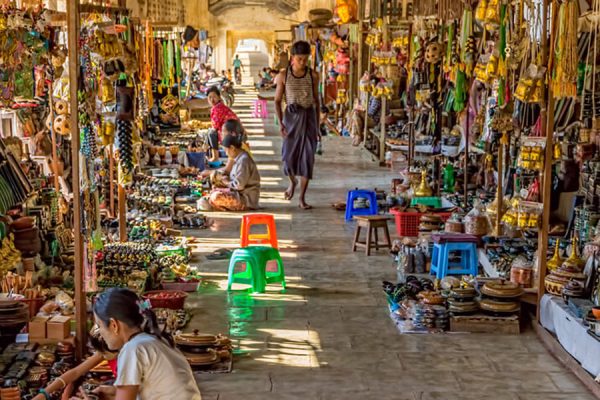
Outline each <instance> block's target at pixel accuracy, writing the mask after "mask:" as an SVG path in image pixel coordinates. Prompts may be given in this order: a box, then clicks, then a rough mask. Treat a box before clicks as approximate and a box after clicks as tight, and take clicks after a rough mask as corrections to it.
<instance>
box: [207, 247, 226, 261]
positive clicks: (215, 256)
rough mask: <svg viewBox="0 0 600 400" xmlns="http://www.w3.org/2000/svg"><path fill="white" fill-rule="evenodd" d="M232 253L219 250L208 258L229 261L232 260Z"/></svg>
mask: <svg viewBox="0 0 600 400" xmlns="http://www.w3.org/2000/svg"><path fill="white" fill-rule="evenodd" d="M231 254H232V251H231V250H229V249H218V250H215V251H213V252H212V254H209V255H207V256H206V258H207V259H208V260H229V259H230V258H231Z"/></svg>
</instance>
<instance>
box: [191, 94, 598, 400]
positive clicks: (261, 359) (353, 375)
mask: <svg viewBox="0 0 600 400" xmlns="http://www.w3.org/2000/svg"><path fill="white" fill-rule="evenodd" d="M254 99H255V92H252V91H250V90H247V91H246V92H245V93H244V94H238V95H237V97H236V105H235V107H234V109H235V111H236V112H237V113H238V115H239V116H240V117H241V118H242V120H243V122H244V125H245V126H246V128H247V130H248V132H249V134H250V144H251V148H252V150H253V153H254V156H255V158H256V160H257V161H258V164H259V170H260V173H261V176H262V195H261V206H262V207H263V210H262V211H264V212H268V213H273V214H275V215H276V221H277V233H278V235H279V239H280V247H281V249H280V250H281V254H282V256H283V260H284V263H285V268H286V274H287V282H288V290H287V291H286V292H285V293H281V292H280V289H281V288H280V287H279V286H278V285H270V286H269V287H268V289H267V292H266V293H265V294H260V295H251V294H248V293H247V292H245V291H243V290H241V289H242V288H243V287H242V286H237V285H234V291H232V292H229V293H228V292H227V291H226V287H227V262H226V261H208V260H206V259H205V257H204V256H205V255H207V254H209V253H210V252H212V251H214V250H215V249H218V248H235V247H236V246H237V245H238V243H239V226H240V218H241V215H242V214H240V213H208V215H209V217H210V218H211V219H212V220H213V221H214V224H213V226H212V227H211V228H210V229H209V230H204V231H193V232H192V235H194V236H197V237H199V238H202V240H201V241H200V242H201V244H200V245H198V247H197V248H196V249H195V258H196V260H197V262H198V264H200V266H201V267H200V270H201V271H202V273H203V276H204V277H205V282H204V284H203V288H202V290H201V291H200V292H199V293H198V294H194V295H192V296H190V298H189V299H188V306H190V307H192V308H193V313H194V317H193V319H192V322H191V323H190V325H189V326H188V329H189V330H191V329H199V330H200V331H202V332H212V333H223V334H226V335H229V336H230V337H231V338H232V339H233V341H234V344H235V349H236V357H235V364H234V371H233V372H232V373H230V374H214V375H207V374H201V375H199V377H198V381H199V385H200V388H201V390H202V395H203V399H205V400H217V399H218V400H237V399H240V400H270V399H277V400H288V399H310V400H342V399H344V400H354V399H361V400H365V399H394V400H425V399H428V400H429V399H440V400H441V399H443V400H471V399H473V400H475V399H482V398H485V399H489V400H538V399H540V400H541V399H544V400H559V399H565V400H566V399H570V400H575V399H576V400H587V399H592V398H593V397H592V396H591V395H590V394H588V392H587V391H586V389H585V388H584V387H583V386H582V384H581V383H580V382H579V381H578V380H577V379H576V378H575V377H574V376H573V375H572V374H571V373H569V372H568V371H566V370H565V369H564V368H563V367H562V365H561V364H560V363H559V362H557V361H556V360H555V359H554V358H553V357H552V356H551V355H549V354H548V353H547V352H546V350H545V349H544V348H543V346H542V345H541V343H540V342H539V340H538V339H537V337H536V335H535V334H534V333H533V332H526V333H523V334H521V335H512V336H507V335H483V334H472V335H468V334H460V335H458V334H442V335H400V334H399V333H398V331H397V330H396V328H395V327H394V324H393V323H392V321H391V320H390V318H389V315H388V311H387V305H386V300H385V297H384V295H383V292H382V290H381V281H382V280H392V281H393V280H395V276H396V271H395V267H394V265H393V260H392V258H391V257H390V256H389V254H387V252H386V251H380V252H378V253H376V254H375V255H371V256H370V257H366V256H365V255H364V253H363V252H357V253H353V252H352V251H351V240H352V233H353V229H354V226H353V225H352V224H346V223H344V216H343V213H341V212H337V211H335V210H334V209H333V208H332V207H331V203H332V202H335V201H340V200H344V199H345V194H346V191H347V190H348V189H353V188H355V187H364V188H374V187H378V188H383V189H386V190H387V189H388V188H389V185H390V180H391V176H392V175H391V174H390V173H389V172H388V170H387V169H384V168H380V167H378V166H377V165H376V164H375V163H373V162H372V161H371V160H370V158H369V157H368V156H366V155H365V153H364V151H361V150H360V149H357V148H353V147H352V146H351V144H350V139H348V138H325V139H324V151H325V154H324V155H323V156H320V157H317V158H318V161H317V165H316V173H315V175H316V176H315V180H314V181H313V182H312V183H311V186H310V189H309V194H308V199H307V200H308V202H309V203H310V204H312V205H313V206H315V208H314V209H313V210H309V211H303V210H300V209H299V208H298V206H297V198H295V199H294V200H292V201H291V202H290V201H285V200H284V199H283V191H284V190H285V188H286V185H287V180H286V178H285V177H284V176H283V174H282V172H281V163H280V150H281V138H280V136H279V131H278V128H277V127H276V126H275V125H274V124H273V108H272V104H270V117H269V119H267V120H264V121H263V120H260V119H254V118H252V116H251V106H252V101H253V100H254ZM390 228H391V230H392V232H393V231H394V227H393V224H390Z"/></svg>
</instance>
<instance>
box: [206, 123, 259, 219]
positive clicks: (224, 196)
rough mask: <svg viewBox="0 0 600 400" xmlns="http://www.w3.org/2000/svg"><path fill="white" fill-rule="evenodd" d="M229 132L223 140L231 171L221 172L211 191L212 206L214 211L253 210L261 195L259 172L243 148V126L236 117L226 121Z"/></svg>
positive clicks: (256, 206) (210, 200)
mask: <svg viewBox="0 0 600 400" xmlns="http://www.w3.org/2000/svg"><path fill="white" fill-rule="evenodd" d="M225 125H226V126H225V129H226V130H227V132H228V134H227V135H226V136H225V138H224V139H223V147H224V148H225V151H226V152H227V156H228V157H229V159H230V160H233V166H232V167H231V172H229V173H227V172H226V171H220V172H221V173H222V175H220V178H219V179H217V180H216V181H217V184H216V185H215V186H217V188H215V189H213V191H212V192H211V194H210V198H209V202H210V205H211V207H212V208H213V209H214V210H217V211H245V210H256V209H257V208H258V199H259V197H260V174H259V173H258V168H257V167H256V163H255V162H254V160H252V157H250V154H248V152H246V151H245V150H244V149H243V148H242V147H243V135H241V134H239V132H242V126H241V124H240V122H239V121H237V120H230V121H227V123H226V124H225Z"/></svg>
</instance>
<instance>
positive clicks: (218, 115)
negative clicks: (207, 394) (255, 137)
mask: <svg viewBox="0 0 600 400" xmlns="http://www.w3.org/2000/svg"><path fill="white" fill-rule="evenodd" d="M207 98H208V103H209V104H210V105H211V107H212V108H211V110H210V121H211V123H212V127H213V129H211V130H210V131H209V134H208V143H209V145H210V148H211V154H210V157H209V158H208V161H218V160H219V143H221V138H222V137H223V135H222V132H221V131H222V129H223V124H224V123H225V121H227V120H230V119H239V118H238V116H237V115H235V113H234V112H233V111H232V110H231V108H229V107H227V106H226V105H225V103H223V100H222V99H221V92H220V91H219V89H218V88H217V87H216V86H212V87H211V88H210V89H208V92H207Z"/></svg>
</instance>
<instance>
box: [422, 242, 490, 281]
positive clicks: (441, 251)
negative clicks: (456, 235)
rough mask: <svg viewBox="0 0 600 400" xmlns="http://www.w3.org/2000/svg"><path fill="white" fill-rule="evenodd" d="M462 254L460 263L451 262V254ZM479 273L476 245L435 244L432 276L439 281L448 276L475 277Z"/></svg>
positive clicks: (456, 243) (432, 257)
mask: <svg viewBox="0 0 600 400" xmlns="http://www.w3.org/2000/svg"><path fill="white" fill-rule="evenodd" d="M453 251H454V252H460V253H461V255H460V262H454V263H451V262H450V253H451V252H453ZM478 272H479V261H478V259H477V244H476V243H467V242H464V243H461V242H447V243H435V244H434V245H433V254H432V255H431V274H432V275H433V274H435V276H436V278H437V279H443V278H444V277H445V276H446V275H473V276H477V273H478Z"/></svg>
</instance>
